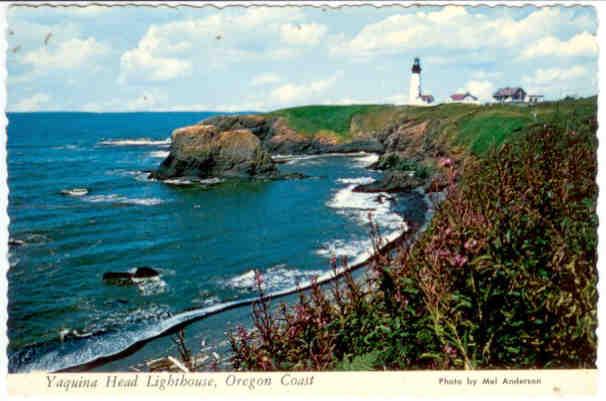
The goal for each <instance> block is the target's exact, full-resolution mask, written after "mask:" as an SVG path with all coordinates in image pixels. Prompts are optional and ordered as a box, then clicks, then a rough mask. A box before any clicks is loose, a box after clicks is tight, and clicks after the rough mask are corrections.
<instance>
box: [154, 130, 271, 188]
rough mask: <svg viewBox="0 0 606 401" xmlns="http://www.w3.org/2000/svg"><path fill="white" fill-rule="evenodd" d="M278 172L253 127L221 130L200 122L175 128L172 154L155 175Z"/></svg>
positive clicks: (266, 174)
mask: <svg viewBox="0 0 606 401" xmlns="http://www.w3.org/2000/svg"><path fill="white" fill-rule="evenodd" d="M276 173H277V169H276V167H275V165H274V163H273V161H272V160H271V156H270V155H269V153H267V152H266V151H265V150H263V147H262V146H261V140H260V139H259V138H258V137H257V136H256V135H255V134H253V132H252V131H251V130H250V129H248V128H240V127H238V128H235V129H231V127H230V128H229V129H227V130H224V131H221V130H220V129H219V128H218V127H217V126H215V125H209V124H197V125H192V126H189V127H183V128H179V129H176V130H175V131H174V132H173V134H172V144H171V148H170V154H169V155H168V157H167V158H166V159H165V160H164V161H163V162H162V164H161V165H160V167H159V168H158V170H157V171H156V172H154V173H153V176H154V177H155V178H159V179H166V178H172V177H185V176H192V177H200V178H205V177H234V178H249V177H255V176H261V177H272V176H274V175H276Z"/></svg>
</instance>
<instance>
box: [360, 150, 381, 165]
mask: <svg viewBox="0 0 606 401" xmlns="http://www.w3.org/2000/svg"><path fill="white" fill-rule="evenodd" d="M378 160H379V155H378V154H376V153H369V154H366V155H365V156H362V157H359V158H358V159H357V160H356V164H357V165H358V166H360V167H365V168H366V167H369V166H370V165H371V164H373V163H376V162H377V161H378Z"/></svg>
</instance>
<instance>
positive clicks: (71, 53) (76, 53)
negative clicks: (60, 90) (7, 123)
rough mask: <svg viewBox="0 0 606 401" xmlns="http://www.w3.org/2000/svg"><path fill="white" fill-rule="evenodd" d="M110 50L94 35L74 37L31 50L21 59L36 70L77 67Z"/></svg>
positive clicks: (20, 60)
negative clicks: (83, 37)
mask: <svg viewBox="0 0 606 401" xmlns="http://www.w3.org/2000/svg"><path fill="white" fill-rule="evenodd" d="M108 52H109V47H108V46H107V45H105V44H103V43H100V42H97V40H96V39H95V38H93V37H89V38H87V39H78V38H72V39H69V40H67V41H64V42H61V43H59V44H58V45H57V46H43V47H40V48H38V49H36V50H31V51H29V52H27V53H25V54H24V55H23V57H21V58H20V59H19V62H21V63H22V64H29V65H31V66H32V67H33V68H34V69H35V70H38V71H40V70H49V69H58V70H67V69H77V68H80V67H82V66H83V65H85V64H87V63H90V62H92V61H94V60H95V59H97V58H99V57H100V56H103V55H105V54H107V53H108Z"/></svg>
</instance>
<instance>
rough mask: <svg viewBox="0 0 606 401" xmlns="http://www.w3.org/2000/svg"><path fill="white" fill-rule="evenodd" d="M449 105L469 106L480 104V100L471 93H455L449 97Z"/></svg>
mask: <svg viewBox="0 0 606 401" xmlns="http://www.w3.org/2000/svg"><path fill="white" fill-rule="evenodd" d="M447 102H448V103H468V104H480V101H479V100H478V98H477V97H476V96H474V95H472V94H471V93H469V92H465V93H453V94H452V95H450V96H449V97H448V100H447Z"/></svg>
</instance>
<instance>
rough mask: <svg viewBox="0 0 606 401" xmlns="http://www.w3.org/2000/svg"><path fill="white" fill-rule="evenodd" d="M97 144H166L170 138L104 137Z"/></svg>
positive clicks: (168, 143)
mask: <svg viewBox="0 0 606 401" xmlns="http://www.w3.org/2000/svg"><path fill="white" fill-rule="evenodd" d="M99 144H100V145H108V146H162V145H164V146H166V145H170V138H166V139H161V140H158V139H151V138H134V139H106V140H103V141H101V142H99Z"/></svg>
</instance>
